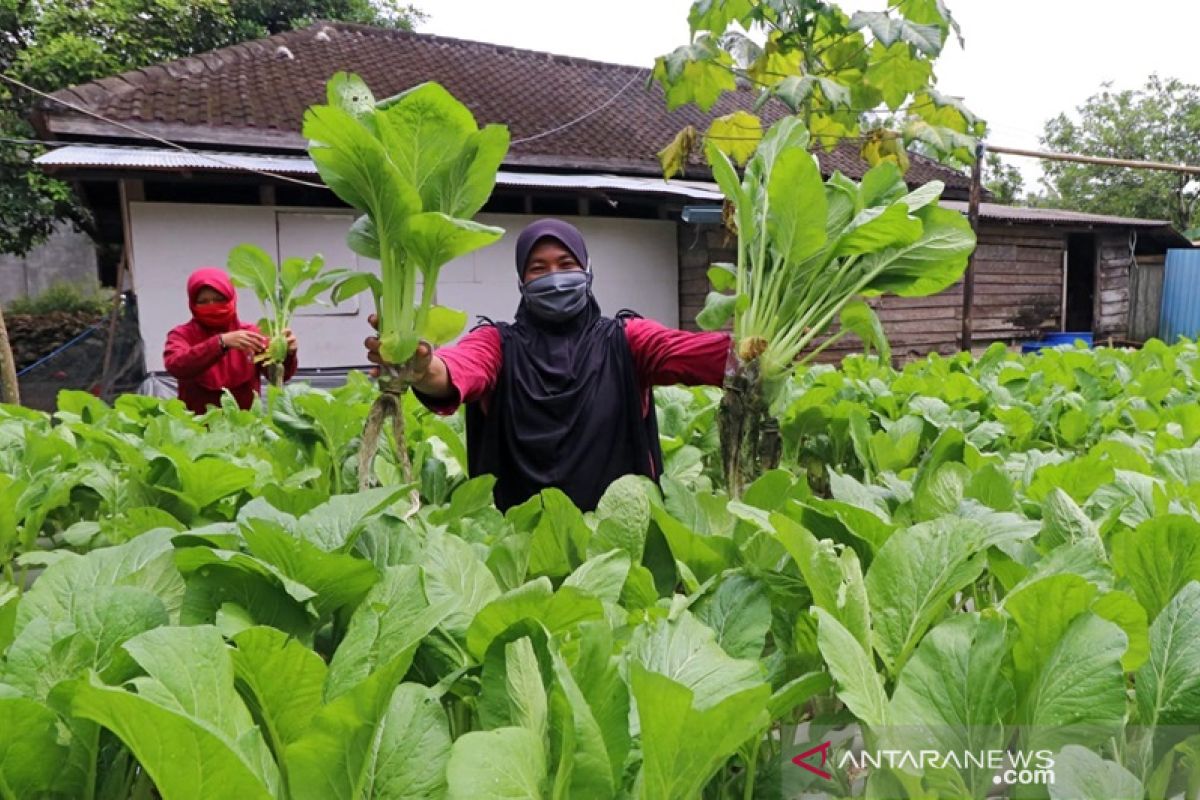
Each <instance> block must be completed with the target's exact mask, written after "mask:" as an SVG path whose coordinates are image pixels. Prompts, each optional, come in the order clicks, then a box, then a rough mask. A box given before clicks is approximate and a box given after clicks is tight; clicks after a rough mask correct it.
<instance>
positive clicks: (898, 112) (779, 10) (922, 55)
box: [653, 0, 984, 176]
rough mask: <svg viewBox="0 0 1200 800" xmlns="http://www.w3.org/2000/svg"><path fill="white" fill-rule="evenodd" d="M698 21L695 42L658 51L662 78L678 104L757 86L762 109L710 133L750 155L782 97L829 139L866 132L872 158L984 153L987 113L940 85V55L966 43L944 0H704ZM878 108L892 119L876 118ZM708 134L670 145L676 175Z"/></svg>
mask: <svg viewBox="0 0 1200 800" xmlns="http://www.w3.org/2000/svg"><path fill="white" fill-rule="evenodd" d="M688 23H689V25H690V27H691V43H690V44H687V45H684V46H682V47H679V48H677V49H675V50H674V51H672V52H671V53H669V54H667V55H665V56H662V57H660V58H659V59H657V61H656V62H655V65H654V73H653V77H654V80H656V81H658V82H659V83H660V84H661V85H662V87H663V90H664V92H665V93H666V98H667V104H668V107H669V108H671V109H675V108H678V107H679V106H681V105H684V104H686V103H695V104H696V105H697V106H699V107H700V108H701V109H702V110H704V111H708V110H709V109H711V108H712V107H713V105H714V104H715V103H716V101H717V100H718V99H719V98H720V97H721V95H723V94H724V93H726V92H729V91H733V90H735V89H737V88H738V86H739V83H740V84H741V85H749V86H752V87H754V88H756V89H757V90H758V101H757V102H756V103H755V107H754V110H753V111H754V112H755V113H752V112H751V111H746V110H740V111H737V112H735V113H733V114H728V115H726V116H723V117H719V118H718V119H716V120H715V121H714V122H713V123H712V124H711V125H710V127H709V128H708V130H707V131H706V132H705V134H704V136H703V139H704V140H706V141H712V142H713V143H714V144H716V145H717V146H718V147H720V148H721V149H722V151H724V152H725V153H726V154H727V155H728V156H729V157H730V158H732V159H734V160H735V161H737V162H739V163H745V161H746V160H747V159H748V158H749V156H750V154H752V153H753V152H754V149H755V147H756V146H757V144H758V141H759V140H760V139H761V137H762V130H763V125H762V122H761V120H760V119H759V117H758V116H757V115H756V112H757V111H759V110H761V109H762V107H763V106H764V105H765V104H766V103H767V102H768V101H769V100H771V99H772V98H775V99H778V100H780V101H782V102H783V103H784V104H785V105H786V106H787V107H788V108H789V109H790V110H791V111H792V112H793V113H795V114H797V115H799V116H800V118H801V119H802V120H803V122H804V123H805V126H806V127H807V129H808V130H809V131H810V132H811V134H812V136H813V140H814V142H815V143H818V144H820V145H822V146H824V147H826V148H827V149H831V148H832V147H833V146H834V145H836V144H837V143H838V142H839V141H840V140H843V139H858V140H860V141H861V143H862V147H861V151H862V155H863V157H864V158H865V159H866V160H867V161H868V162H869V163H870V164H872V165H875V164H878V163H879V162H881V161H892V162H894V163H896V164H897V165H899V166H900V167H901V169H904V168H906V167H907V162H908V157H907V153H906V150H905V148H906V147H907V146H908V145H909V144H912V143H913V142H921V143H923V144H924V145H925V146H926V147H927V148H928V149H929V150H930V151H931V152H933V153H935V154H936V155H938V156H939V157H944V158H948V159H951V160H955V161H958V162H961V163H970V161H971V160H972V159H973V151H974V144H975V143H974V139H973V138H972V137H973V136H979V135H981V134H982V133H983V129H984V123H983V121H982V120H980V119H978V118H977V117H976V116H975V115H974V114H972V113H971V112H970V111H969V110H968V109H967V108H966V106H964V105H963V104H962V103H961V102H960V101H959V100H958V99H956V98H952V97H947V96H945V95H942V94H940V93H939V92H938V91H937V90H936V89H935V88H934V84H935V80H936V79H935V77H934V73H933V66H934V62H935V61H936V60H937V57H938V55H939V54H940V53H941V52H942V48H943V47H944V46H945V43H946V41H947V39H948V37H949V35H950V34H951V33H952V32H953V33H955V34H958V35H959V41H960V42H961V41H962V40H961V35H960V34H959V30H958V27H957V25H956V24H955V22H954V19H953V17H951V15H950V12H949V11H948V10H947V8H946V6H945V4H944V3H943V1H942V0H886V4H885V8H884V10H882V11H859V12H856V13H855V14H854V15H853V16H848V15H847V14H846V13H845V12H843V11H842V10H841V9H840V8H839V7H838V5H837V4H836V3H833V2H828V0H697V1H696V2H694V3H693V4H692V8H691V12H690V13H689V15H688ZM872 115H882V117H881V118H877V119H876V120H875V121H874V122H868V121H867V120H868V119H869V118H870V117H871V116H872ZM893 122H898V123H899V124H898V125H893V124H892V123H893ZM700 139H701V137H700V135H699V133H698V132H697V131H696V130H695V129H693V128H691V127H689V128H685V129H684V130H683V131H681V132H680V133H679V135H678V136H677V137H676V138H675V140H674V141H673V142H672V143H671V144H670V145H669V146H668V147H666V148H664V149H663V151H662V152H661V153H660V154H659V156H660V158H661V159H662V162H663V169H664V172H666V173H667V175H668V176H670V175H672V174H675V173H677V172H679V171H680V170H681V169H682V168H683V166H684V165H685V164H686V163H687V157H688V155H689V153H690V152H691V150H692V149H693V148H695V147H696V146H697V145H699V144H700Z"/></svg>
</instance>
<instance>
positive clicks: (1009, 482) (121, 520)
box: [0, 342, 1200, 800]
mask: <svg viewBox="0 0 1200 800" xmlns="http://www.w3.org/2000/svg"><path fill="white" fill-rule="evenodd" d="M375 391H376V390H375V389H374V387H372V386H371V385H370V384H369V383H368V382H367V381H366V380H364V379H362V378H361V376H358V375H352V376H351V381H350V383H349V384H348V385H347V386H346V387H344V388H342V389H339V390H336V391H334V392H322V391H317V390H312V389H308V388H307V387H304V386H289V387H287V388H286V389H285V390H284V391H281V392H280V391H276V390H271V396H270V398H269V400H270V402H269V408H270V415H269V416H264V415H263V414H262V413H260V412H259V411H258V410H253V411H239V410H237V409H235V408H225V409H218V410H213V411H212V412H210V413H209V414H207V415H206V416H205V417H202V418H196V417H193V416H192V415H191V414H189V413H188V412H187V411H186V410H184V409H183V408H182V406H181V405H180V404H179V403H178V402H177V401H161V400H155V399H150V398H146V397H139V396H124V397H121V398H119V399H118V400H117V401H116V403H115V404H114V405H113V406H112V407H109V406H106V405H104V404H103V403H101V402H100V401H98V400H97V399H95V398H94V397H92V396H90V395H87V394H84V393H76V392H70V393H64V394H62V395H61V396H60V399H59V409H58V411H57V413H55V414H54V415H52V416H50V415H46V414H42V413H38V412H32V411H28V410H25V409H20V408H15V407H10V406H0V554H2V555H3V563H4V582H3V584H0V652H3V654H4V655H3V661H2V662H0V720H3V724H0V796H3V797H15V798H22V800H24V798H35V797H70V798H126V797H152V796H155V794H156V793H157V794H158V795H161V796H162V797H166V798H172V799H174V798H206V800H207V799H210V798H220V797H230V798H234V797H236V798H255V797H261V798H268V797H275V798H310V797H311V798H368V797H370V798H417V797H421V798H426V797H427V798H440V797H452V798H472V800H476V799H481V798H501V797H504V798H513V797H563V798H614V797H641V798H654V799H656V800H668V799H671V800H674V799H675V798H693V797H704V798H725V797H729V798H732V797H737V798H749V797H760V798H766V797H792V796H798V795H799V793H800V792H802V791H809V792H822V791H824V792H828V793H830V794H832V795H851V794H853V795H856V796H857V795H864V794H866V795H868V796H873V797H917V796H921V797H977V798H982V797H984V796H985V795H988V794H991V795H993V796H994V795H996V794H998V793H1003V794H1012V795H1014V796H1018V795H1019V796H1049V797H1054V798H1079V797H1096V798H1101V797H1105V798H1108V797H1143V796H1146V797H1168V796H1187V797H1193V796H1195V792H1196V787H1197V781H1198V777H1197V775H1198V773H1200V767H1198V766H1197V760H1198V755H1200V738H1197V733H1200V727H1198V726H1200V511H1198V507H1200V506H1198V503H1200V405H1198V402H1197V401H1198V400H1200V350H1198V349H1197V346H1196V345H1195V344H1180V345H1178V346H1175V347H1166V346H1164V345H1162V344H1161V343H1157V342H1152V343H1150V344H1149V345H1147V346H1146V347H1145V348H1144V349H1142V350H1141V351H1137V352H1131V351H1115V350H1107V349H1098V350H1095V351H1089V350H1066V351H1047V352H1043V353H1042V354H1039V355H1034V356H1023V357H1018V356H1014V355H1010V354H1007V353H1005V352H1004V351H1003V348H1001V347H996V348H993V349H992V350H989V351H988V352H987V353H986V354H985V355H984V356H982V357H981V358H980V359H978V360H972V359H970V358H969V357H968V356H966V355H962V356H956V357H954V358H949V359H946V358H939V357H931V358H930V359H927V360H925V361H921V362H917V363H914V364H910V365H908V366H906V367H905V368H904V369H903V370H902V371H899V372H897V371H895V370H893V369H891V368H890V367H887V366H885V365H883V364H881V363H879V361H878V360H876V359H874V358H864V357H855V358H850V359H847V360H846V361H845V362H844V364H843V366H842V367H841V368H840V369H833V368H829V367H823V366H815V367H811V368H808V369H805V370H802V371H801V372H800V373H799V374H797V375H796V376H795V377H794V378H793V379H791V380H790V381H789V383H788V384H787V386H786V387H785V388H784V389H783V390H782V392H783V394H782V400H781V404H780V408H782V409H783V412H782V413H781V414H780V423H781V438H782V445H783V446H782V454H781V465H782V466H781V468H780V469H777V470H773V471H770V472H768V473H767V474H765V475H763V476H762V477H761V478H759V479H758V480H757V481H756V482H755V483H754V484H752V485H750V486H749V487H747V488H746V490H745V492H744V494H743V496H742V498H741V500H740V501H730V500H729V498H728V497H727V496H726V495H725V494H724V492H723V490H722V488H721V486H720V484H721V481H722V477H721V476H722V470H721V466H720V461H721V456H720V445H719V441H718V437H717V434H716V430H715V425H714V420H715V418H716V415H717V403H718V399H719V393H718V392H715V391H711V390H690V389H680V388H668V389H662V390H659V391H658V402H659V407H660V408H659V414H660V423H661V433H662V436H663V444H664V452H665V453H666V461H667V472H666V475H665V476H664V477H663V479H662V482H661V490H660V489H659V488H658V487H655V486H654V485H653V484H651V483H649V482H647V481H645V480H644V479H640V478H625V479H622V480H621V481H618V482H617V483H616V484H614V485H613V486H612V487H611V488H610V489H609V491H608V493H607V494H606V496H605V498H604V500H603V501H602V502H601V504H600V506H599V508H598V509H597V511H596V512H594V513H588V514H583V513H580V512H579V511H578V510H576V509H575V508H574V507H573V506H572V505H571V503H570V502H569V501H568V500H567V499H566V498H565V497H564V496H563V495H562V494H561V493H559V492H557V491H554V490H549V491H546V492H543V493H542V494H541V496H539V497H536V498H534V499H532V500H531V501H529V502H528V503H526V504H524V505H522V506H519V507H516V508H513V509H511V510H510V511H509V512H508V513H507V514H501V513H500V512H499V511H497V510H496V509H495V508H494V506H493V505H492V504H491V498H490V493H491V485H492V482H491V479H490V478H486V477H481V478H475V479H472V480H467V479H466V478H465V476H464V474H463V470H464V464H465V461H466V459H465V452H464V446H463V442H462V438H461V429H460V425H459V422H458V420H457V419H455V418H451V419H449V420H443V419H441V418H438V417H434V416H432V415H430V414H428V413H426V412H424V411H423V410H422V409H420V408H419V407H416V406H414V405H406V408H405V412H406V416H407V419H406V427H407V430H408V433H409V436H408V440H409V443H410V445H411V458H412V466H413V472H414V475H415V476H418V482H419V487H418V488H419V490H420V494H421V501H422V502H421V506H420V508H419V510H416V511H415V513H414V509H413V508H412V506H411V501H410V499H409V498H410V494H409V489H410V487H408V486H405V485H403V484H402V483H401V478H400V468H399V467H398V466H397V465H396V464H395V463H393V461H394V456H392V455H391V453H392V449H391V448H387V447H384V448H380V451H379V452H380V456H379V457H378V458H376V460H375V462H374V464H373V467H372V468H373V470H374V476H373V477H374V479H375V482H377V483H378V484H380V486H379V487H378V488H373V489H370V490H368V491H365V492H357V491H355V490H356V487H357V486H358V483H359V476H358V475H357V474H356V470H357V468H358V459H357V449H358V444H359V441H360V438H361V435H362V430H363V421H364V419H365V417H366V415H367V413H368V410H369V408H370V407H371V404H372V402H373V401H374V399H375ZM406 402H411V398H408V400H407V401H406ZM35 575H36V576H37V577H36V579H35V578H34V576H35ZM797 726H799V727H797ZM848 730H856V731H857V732H858V733H859V736H860V738H859V740H858V745H860V746H865V747H866V748H867V749H868V750H870V749H875V750H883V749H889V748H890V749H899V750H912V751H919V750H936V751H939V752H950V751H982V750H989V751H990V750H1005V749H1008V750H1011V751H1013V752H1024V753H1039V752H1044V753H1045V754H1048V757H1049V758H1050V760H1051V761H1052V763H1053V769H1052V772H1053V782H1052V783H1050V784H1049V785H1037V786H1021V787H1012V786H1004V785H998V784H997V782H996V778H997V777H1002V775H1001V772H1000V771H997V770H995V769H992V768H989V767H977V766H973V765H971V764H969V763H966V764H959V765H955V764H946V763H937V764H931V763H928V762H925V763H923V764H922V767H923V768H914V767H913V766H912V765H911V763H910V764H909V765H907V766H905V765H903V764H901V765H896V766H895V767H894V768H888V766H887V765H886V764H885V765H883V766H882V767H879V768H872V769H869V770H866V771H865V773H864V772H863V771H860V770H855V769H847V768H845V762H844V761H843V760H842V758H843V756H842V752H843V750H844V748H845V747H846V745H845V744H843V743H842V739H841V738H839V736H840V735H841V734H840V733H839V732H842V733H844V732H846V731H848ZM797 731H799V733H797ZM843 738H844V737H843ZM823 741H832V742H833V743H834V744H833V745H832V746H831V747H830V748H827V749H826V750H821V751H820V753H822V754H826V755H828V757H829V761H827V762H825V763H824V766H823V767H822V765H821V764H820V763H819V758H818V756H816V755H812V756H811V757H810V758H809V759H807V760H806V761H805V763H810V764H811V766H813V767H817V768H818V769H817V770H813V769H806V768H803V767H801V766H799V765H798V764H796V763H793V761H792V759H793V757H796V756H799V755H801V754H802V753H804V752H805V751H811V748H813V747H814V746H819V745H821V743H822V742H823ZM820 770H826V771H827V773H826V774H828V775H829V778H824V777H822V776H821V775H819V774H817V773H818V771H820Z"/></svg>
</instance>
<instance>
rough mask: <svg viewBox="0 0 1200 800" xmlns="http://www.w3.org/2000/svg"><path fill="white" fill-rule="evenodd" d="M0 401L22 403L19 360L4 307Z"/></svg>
mask: <svg viewBox="0 0 1200 800" xmlns="http://www.w3.org/2000/svg"><path fill="white" fill-rule="evenodd" d="M0 402H4V403H10V404H12V405H14V406H15V405H20V404H21V388H20V385H19V384H18V383H17V360H16V359H15V358H14V357H13V351H12V345H11V343H10V342H9V341H8V326H7V325H5V324H4V309H3V308H0Z"/></svg>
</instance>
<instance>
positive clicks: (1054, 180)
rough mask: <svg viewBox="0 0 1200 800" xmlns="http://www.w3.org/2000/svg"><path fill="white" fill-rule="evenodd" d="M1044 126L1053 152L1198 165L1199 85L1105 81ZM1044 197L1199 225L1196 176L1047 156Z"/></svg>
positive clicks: (1092, 208)
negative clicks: (1120, 85) (1131, 85)
mask: <svg viewBox="0 0 1200 800" xmlns="http://www.w3.org/2000/svg"><path fill="white" fill-rule="evenodd" d="M1075 111H1076V113H1075V114H1074V115H1068V114H1066V113H1063V114H1059V115H1058V116H1057V117H1055V118H1054V119H1051V120H1050V121H1048V122H1047V123H1046V128H1045V131H1044V132H1043V134H1042V144H1044V145H1046V146H1047V148H1049V149H1052V150H1060V151H1063V152H1067V153H1083V154H1084V155H1089V156H1102V157H1105V158H1124V159H1137V160H1148V161H1163V162H1167V163H1170V164H1200V87H1198V86H1195V85H1193V84H1189V83H1185V82H1184V81H1181V80H1178V79H1175V78H1163V77H1160V76H1158V75H1151V76H1150V77H1149V78H1148V79H1147V80H1146V83H1145V85H1144V86H1142V87H1141V88H1139V89H1125V90H1121V91H1114V90H1113V89H1112V87H1111V85H1110V84H1104V85H1103V86H1102V87H1101V90H1100V91H1099V92H1098V93H1096V94H1094V95H1092V96H1091V97H1089V98H1088V99H1087V102H1085V103H1084V104H1082V105H1080V106H1079V107H1078V108H1076V110H1075ZM1044 169H1045V172H1046V177H1044V178H1043V179H1042V182H1043V184H1044V186H1045V188H1046V192H1047V198H1046V199H1047V201H1048V202H1053V203H1054V204H1056V205H1058V206H1060V207H1062V208H1072V209H1076V210H1078V211H1091V212H1093V213H1097V214H1116V215H1119V216H1124V217H1141V218H1143V219H1165V220H1169V221H1170V222H1172V223H1173V224H1174V225H1175V227H1176V228H1177V229H1179V230H1180V231H1187V230H1189V229H1192V228H1195V227H1197V226H1198V225H1200V188H1198V187H1197V184H1196V181H1195V180H1194V176H1188V175H1181V174H1177V173H1173V172H1160V171H1153V170H1133V169H1121V168H1119V167H1102V166H1096V165H1093V164H1072V163H1067V162H1057V161H1048V162H1046V163H1045V166H1044Z"/></svg>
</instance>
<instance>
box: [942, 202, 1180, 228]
mask: <svg viewBox="0 0 1200 800" xmlns="http://www.w3.org/2000/svg"><path fill="white" fill-rule="evenodd" d="M942 205H943V206H945V207H946V208H952V209H954V210H955V211H961V212H962V213H964V214H965V213H967V204H966V203H964V202H962V201H961V200H943V201H942ZM979 217H980V219H986V220H993V221H995V222H1033V223H1041V224H1044V225H1055V224H1059V225H1080V224H1082V225H1116V226H1121V227H1134V228H1161V227H1163V226H1167V225H1170V224H1171V223H1170V222H1169V221H1167V220H1161V219H1136V218H1134V217H1111V216H1108V215H1106V214H1089V213H1087V212H1084V211H1067V210H1065V209H1058V208H1024V207H1022V206H1006V205H1001V204H1000V203H980V204H979Z"/></svg>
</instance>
